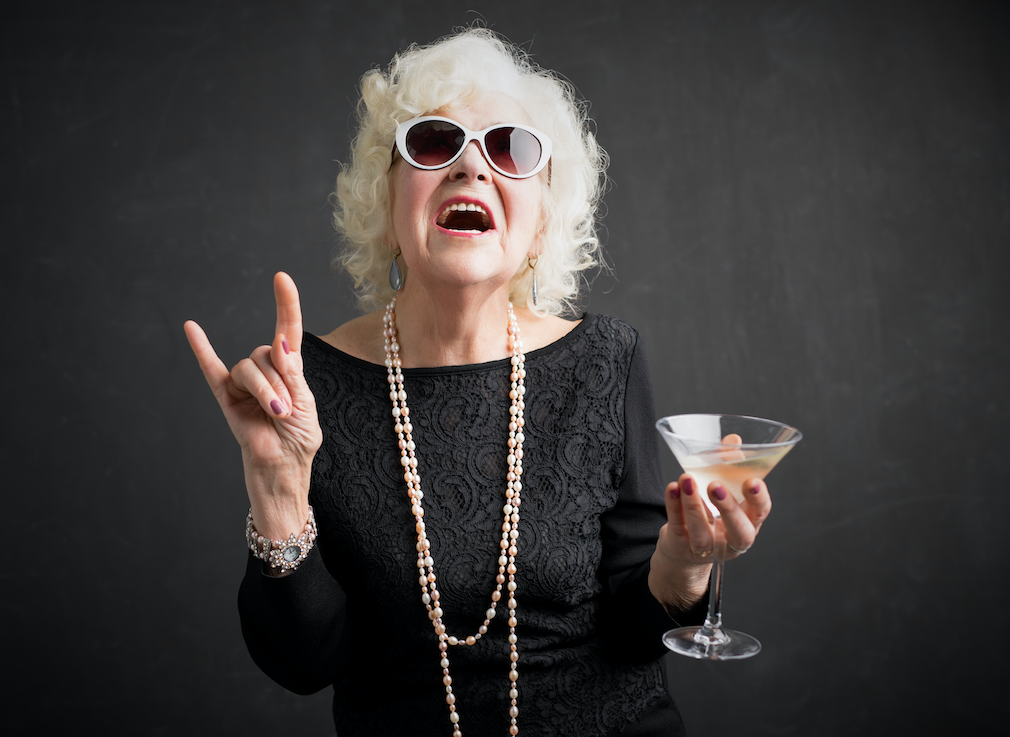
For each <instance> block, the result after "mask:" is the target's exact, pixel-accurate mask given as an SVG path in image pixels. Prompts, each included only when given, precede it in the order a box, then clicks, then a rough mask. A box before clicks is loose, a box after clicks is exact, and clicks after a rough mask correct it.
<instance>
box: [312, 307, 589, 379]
mask: <svg viewBox="0 0 1010 737" xmlns="http://www.w3.org/2000/svg"><path fill="white" fill-rule="evenodd" d="M595 317H596V315H590V314H589V313H583V314H582V315H581V316H580V317H579V318H578V319H579V320H581V322H580V323H579V324H578V325H576V326H575V327H574V328H572V329H571V330H569V331H568V332H567V333H565V334H564V335H562V336H561V337H560V338H558V339H557V340H555V341H554V342H553V343H548V344H547V345H545V346H543V347H542V348H537V349H536V350H533V351H529V352H528V353H526V361H527V362H529V361H531V360H534V361H535V360H537V359H539V358H542V357H543V356H545V355H548V354H550V353H551V352H553V351H556V350H558V349H560V348H563V347H564V346H565V345H566V344H567V343H568V342H569V341H572V340H574V339H575V338H576V337H578V336H579V335H580V334H581V333H582V332H583V331H584V330H585V328H586V323H588V322H589V321H590V319H593V318H595ZM594 322H595V320H594ZM303 337H304V338H305V339H307V340H308V341H309V342H310V343H311V344H312V345H314V346H316V347H317V348H319V349H320V350H321V351H323V353H326V354H328V355H330V356H332V357H334V358H337V359H339V360H341V361H343V362H344V363H348V364H351V365H353V366H357V367H359V368H362V369H365V370H367V371H372V372H374V373H383V374H385V373H386V367H385V366H384V365H382V364H378V363H372V362H371V361H366V360H364V359H363V358H357V357H356V356H352V355H351V354H349V353H345V352H344V351H342V350H340V349H339V348H335V347H334V346H332V345H330V344H329V343H327V342H326V341H325V340H323V339H322V338H320V337H319V336H317V335H314V334H312V333H308V332H307V333H305V334H304V336H303ZM511 360H512V358H511V357H510V356H506V357H505V358H499V359H495V360H494V361H487V362H485V363H469V364H463V365H459V366H423V367H419V368H405V369H403V374H404V375H405V376H437V375H439V374H468V373H479V372H482V371H493V370H497V369H501V368H503V367H505V366H508V365H509V363H510V362H511Z"/></svg>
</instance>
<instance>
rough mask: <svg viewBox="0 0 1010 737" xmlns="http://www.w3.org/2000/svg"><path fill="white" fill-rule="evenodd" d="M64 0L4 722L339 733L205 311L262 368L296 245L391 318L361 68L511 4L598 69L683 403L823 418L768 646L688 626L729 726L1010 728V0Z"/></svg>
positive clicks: (562, 57)
mask: <svg viewBox="0 0 1010 737" xmlns="http://www.w3.org/2000/svg"><path fill="white" fill-rule="evenodd" d="M28 5H29V4H27V3H23V4H22V7H21V9H20V10H19V11H17V13H16V14H14V13H13V11H10V10H8V11H5V13H6V17H5V21H4V23H3V24H2V25H3V30H2V37H3V49H4V58H3V64H4V67H5V75H4V95H3V101H2V103H0V123H2V131H3V139H2V140H3V149H2V150H3V162H4V172H5V178H4V182H3V188H4V191H3V197H2V200H0V208H2V212H3V222H4V229H3V230H4V236H3V242H4V247H3V249H2V254H3V256H2V258H3V262H2V269H0V278H2V280H3V281H2V290H0V299H2V307H3V314H5V315H6V316H7V328H6V329H5V330H4V331H3V336H4V337H3V343H4V350H3V355H4V361H3V364H4V375H5V381H4V395H3V400H2V401H3V408H4V410H5V412H4V414H5V420H6V422H5V425H6V427H5V429H4V438H5V440H4V442H3V444H2V445H0V454H2V455H0V460H2V464H3V468H4V495H3V499H4V504H3V513H2V519H3V522H4V524H3V528H4V531H5V538H4V543H3V546H4V552H5V558H6V561H5V565H4V566H3V570H4V572H3V577H4V579H5V582H6V583H7V584H8V585H6V586H5V587H4V589H5V594H4V596H3V597H2V604H0V606H2V611H3V619H4V632H5V635H6V639H7V642H8V644H7V645H6V646H5V648H4V652H5V656H6V657H5V658H4V668H3V670H4V676H3V683H4V686H3V688H4V706H3V709H2V710H0V713H2V716H0V720H2V722H4V723H7V724H8V725H10V726H13V727H16V728H18V729H19V730H22V731H26V732H31V733H44V732H48V733H50V734H51V733H55V730H57V729H67V730H70V729H73V728H77V727H80V726H82V725H89V726H95V727H101V728H105V729H107V730H109V732H110V733H114V734H144V735H161V734H190V733H192V734H200V733H204V734H207V733H225V734H236V733H238V732H239V730H240V729H241V730H243V731H245V732H246V733H248V731H249V730H252V729H258V730H263V731H270V732H272V733H275V734H277V733H279V734H292V735H294V734H297V735H304V736H305V737H308V736H309V735H327V734H330V733H331V732H332V724H331V722H330V717H329V707H328V701H329V694H328V693H323V694H320V695H317V696H315V697H308V698H302V697H296V696H293V695H290V694H287V693H285V692H283V691H282V690H281V689H280V688H279V687H277V686H275V685H273V684H272V683H271V682H270V681H269V680H268V679H267V678H266V677H265V676H263V675H262V674H261V673H260V672H259V671H258V670H257V669H256V667H255V666H254V665H253V663H252V662H251V661H250V659H249V657H248V656H247V655H246V653H245V649H244V646H243V644H242V641H241V638H240V634H239V629H238V621H237V615H236V611H235V603H234V601H235V593H236V589H237V585H238V580H239V577H240V576H241V573H242V570H243V565H244V559H245V549H244V544H243V539H242V525H243V520H244V517H245V512H246V501H245V492H244V488H243V483H242V476H241V467H240V461H239V456H238V450H237V448H236V446H235V444H234V441H233V440H232V439H231V437H230V434H229V433H228V430H227V427H226V425H225V423H224V421H223V419H222V418H221V417H220V415H219V411H218V409H217V406H216V404H215V402H214V401H213V399H212V397H211V395H210V393H209V392H208V390H207V388H206V386H205V384H204V382H203V379H202V377H201V375H200V373H199V371H198V369H197V366H196V363H195V361H194V360H193V358H192V356H191V355H190V353H189V349H188V347H187V345H186V343H185V340H184V336H183V332H182V323H183V321H184V320H185V319H187V318H196V319H198V320H199V321H200V322H201V323H202V324H203V325H204V326H205V327H206V328H207V330H208V332H209V334H210V336H211V338H212V339H213V341H214V342H215V345H216V346H217V348H218V350H219V352H220V353H221V354H222V356H223V357H224V358H225V360H226V361H227V362H229V363H233V362H235V361H237V360H238V359H239V358H240V357H242V356H244V355H246V354H247V353H248V352H249V350H251V348H252V347H253V346H255V345H257V344H258V343H260V342H264V341H268V340H269V339H270V337H271V335H272V328H273V302H272V293H271V289H270V278H271V275H272V274H273V273H274V271H276V270H278V269H284V270H286V271H288V272H289V273H291V274H292V275H293V276H294V278H295V280H296V282H297V283H298V285H299V287H300V289H301V293H302V301H303V302H302V303H303V307H304V313H305V321H306V326H307V329H309V330H311V331H314V332H328V331H330V330H331V329H333V328H334V327H335V326H336V325H337V324H339V323H341V322H342V321H344V320H346V319H348V318H349V317H351V316H353V315H354V314H355V312H354V307H353V302H352V299H351V297H350V295H349V291H348V289H347V285H346V282H345V281H344V280H343V279H342V278H340V277H338V276H334V275H333V274H332V273H331V272H330V270H329V268H328V262H329V259H330V256H331V252H332V250H333V247H334V244H335V242H334V237H333V234H332V232H331V230H330V226H329V220H328V217H329V208H328V206H327V195H328V193H329V192H330V190H331V188H332V186H333V182H334V179H335V176H336V173H337V170H338V168H337V164H336V163H335V162H336V161H337V160H341V159H344V158H345V157H346V156H347V150H348V137H349V131H348V124H349V121H350V120H351V119H352V109H353V102H354V100H355V99H356V92H355V85H356V81H357V79H358V77H359V76H360V74H361V73H362V72H363V71H364V70H365V69H367V68H368V67H370V66H376V65H385V64H386V63H387V62H388V60H389V58H390V57H391V56H392V54H393V53H394V52H395V51H396V50H398V49H401V48H403V47H404V46H405V45H406V44H408V43H409V42H412V41H420V42H428V41H431V40H434V39H435V38H437V37H439V36H441V35H443V34H445V33H447V32H448V31H450V30H451V29H452V28H453V27H454V26H458V25H461V24H466V23H471V22H474V21H475V20H478V19H481V18H483V19H484V20H485V22H486V23H487V24H488V25H490V26H491V27H493V28H495V29H496V30H498V31H500V32H502V33H504V34H505V35H506V36H508V37H509V38H511V39H512V40H513V41H516V42H519V43H522V44H524V45H525V46H526V47H527V48H529V49H530V50H531V51H532V52H533V53H534V55H535V58H536V59H537V60H538V61H539V62H540V63H541V64H542V65H544V66H546V67H550V68H553V69H556V70H558V71H559V72H560V73H562V74H563V75H565V76H567V77H568V78H569V79H571V80H572V81H573V82H574V83H575V85H576V86H577V87H578V88H579V90H580V92H581V93H582V94H583V95H584V96H585V97H586V98H587V99H588V100H590V101H592V114H593V117H594V118H595V120H596V123H597V126H598V132H599V140H600V142H601V143H602V144H603V146H604V147H605V148H606V149H607V150H608V151H609V152H610V155H611V157H612V160H613V164H612V167H611V169H610V175H611V177H612V180H613V182H612V187H611V190H610V192H609V193H608V195H607V199H606V202H607V212H606V218H605V220H604V221H603V224H604V232H603V236H604V240H605V243H606V249H607V254H608V257H609V259H610V261H611V262H612V263H613V265H614V273H613V275H612V276H611V275H604V276H601V277H600V278H599V279H597V281H596V283H595V288H594V290H593V292H592V298H591V300H590V301H589V302H588V307H589V309H591V310H593V311H596V312H606V313H611V314H615V315H618V316H620V317H622V318H624V319H626V320H627V321H629V322H631V323H632V324H633V325H635V326H637V327H638V328H639V329H640V330H641V331H642V333H643V335H644V338H645V340H646V341H647V346H648V350H649V355H650V360H651V364H652V373H653V379H654V383H655V387H656V394H657V397H656V399H657V408H656V410H657V413H658V414H671V413H675V412H685V411H723V412H735V413H746V414H756V415H764V416H770V417H773V418H776V419H780V420H783V421H787V422H790V423H794V424H796V425H797V426H799V427H800V428H802V429H803V430H804V431H805V433H806V439H805V440H804V441H803V443H802V444H801V445H800V446H799V447H798V449H797V450H796V451H795V452H794V453H793V454H792V455H790V456H789V458H788V459H787V461H786V462H785V463H783V465H782V466H781V467H780V468H779V469H778V470H776V471H775V473H774V474H773V475H772V477H771V486H772V491H773V494H774V495H775V511H774V514H773V516H772V518H771V520H770V521H769V523H768V524H767V525H766V526H765V530H764V531H763V532H762V535H761V540H760V544H759V545H758V546H757V547H756V548H755V550H754V551H753V552H752V553H751V554H750V555H748V556H747V557H746V558H744V559H742V560H740V561H738V562H734V563H733V564H731V565H730V566H729V567H728V570H727V589H726V600H725V606H726V616H727V620H728V623H729V624H730V625H733V626H737V627H739V628H740V629H743V630H745V631H748V632H751V633H753V634H755V635H757V636H758V637H759V638H760V639H761V640H762V642H763V644H764V648H765V649H764V651H763V652H762V653H761V655H760V656H758V657H756V658H754V659H751V660H749V661H744V662H739V663H717V664H712V663H698V662H695V661H691V660H688V659H683V658H675V657H673V656H670V657H669V658H668V669H669V674H670V679H671V682H672V684H673V691H674V693H675V694H676V697H677V699H678V701H679V703H680V704H681V708H682V710H683V713H684V716H685V719H686V722H687V724H688V727H689V730H690V731H691V733H692V734H693V735H694V736H695V737H698V736H704V735H758V734H763V735H850V734H855V733H859V734H884V733H895V734H918V733H924V732H933V731H934V730H935V731H936V732H940V731H946V732H948V733H960V734H973V735H986V734H995V733H997V732H999V731H1000V725H1001V724H1002V725H1005V723H1006V720H1007V718H1008V717H1010V710H1008V707H1007V704H1008V703H1010V701H1008V699H1007V696H1008V691H1010V688H1008V679H1007V678H1006V676H1005V675H1004V674H1003V670H1002V666H1003V663H1005V661H1006V658H1007V656H1008V654H1010V653H1008V647H1007V634H1006V627H1005V622H1006V619H1007V604H1008V596H1007V594H1008V587H1007V585H1006V583H1005V573H1004V570H1005V565H1006V563H1007V561H1008V554H1007V542H1006V535H1005V532H1004V531H1005V530H1006V520H1007V516H1008V515H1007V513H1008V511H1010V508H1008V503H1007V496H1006V493H1005V489H1004V488H1003V487H1004V486H1005V484H1006V482H1007V474H1006V468H1007V464H1006V463H1005V461H999V459H1000V458H1004V459H1005V457H1006V454H1007V451H1006V447H1005V446H1006V445H1007V431H1006V426H1007V423H1006V417H1005V415H1006V411H1007V409H1008V392H1007V385H1006V381H1005V377H1006V375H1007V360H1008V358H1010V341H1008V331H1007V327H1006V320H1007V316H1008V310H1007V307H1008V298H1007V292H1008V287H1010V270H1008V267H1007V256H1006V250H1007V247H1008V245H1010V214H1008V213H1010V166H1008V164H1010V162H1008V146H1007V137H1008V133H1010V130H1008V123H1010V105H1008V97H1007V89H1008V84H1010V63H1008V51H1007V43H1006V40H1005V39H1006V33H1007V31H1008V30H1010V25H1008V23H1007V19H1008V15H1007V12H1006V11H1005V10H1003V8H1005V7H1006V4H1005V3H1000V2H983V1H975V2H966V1H964V0H961V1H958V2H955V1H953V0H952V1H929V0H904V1H895V2H867V1H864V0H848V1H846V2H828V1H826V0H820V1H818V0H805V1H801V0H736V1H735V2H732V1H727V2H705V1H703V0H685V1H684V2H676V1H671V2H651V3H635V2H627V3H617V2H612V1H608V2H599V1H597V0H580V1H579V2H551V3H547V2H543V1H538V2H526V1H522V2H512V3H507V4H506V3H501V4H499V3H486V2H480V1H478V0H465V1H464V2H449V1H442V0H428V1H427V2H407V0H401V1H399V2H396V1H394V2H387V3H383V4H379V5H378V7H380V8H381V10H372V9H368V10H366V9H365V3H361V2H353V3H352V2H327V3H324V2H317V3H308V2H291V3H279V2H258V3H254V2H248V3H237V2H224V1H222V2H202V1H201V2H196V1H193V0H190V1H188V2H142V3H137V2H133V3H131V2H101V1H97V2H95V1H92V2H80V3H67V2H64V3H43V2H40V3H33V4H31V5H30V8H29V7H28ZM472 8H476V9H477V10H479V11H480V12H479V13H473V12H467V11H468V10H469V9H472ZM534 391H535V389H534ZM664 452H665V451H664ZM664 462H665V463H666V468H667V469H668V470H669V472H670V473H671V474H673V472H674V469H675V465H674V464H673V462H672V461H671V460H669V459H664ZM368 634H369V635H379V636H389V637H395V636H396V633H395V632H388V633H378V632H377V633H368ZM362 708H368V709H382V708H389V705H387V704H382V703H372V704H363V705H362Z"/></svg>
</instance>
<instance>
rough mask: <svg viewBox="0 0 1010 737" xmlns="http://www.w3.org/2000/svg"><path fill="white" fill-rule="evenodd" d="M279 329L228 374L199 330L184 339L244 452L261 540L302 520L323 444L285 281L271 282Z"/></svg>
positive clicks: (297, 315)
mask: <svg viewBox="0 0 1010 737" xmlns="http://www.w3.org/2000/svg"><path fill="white" fill-rule="evenodd" d="M274 296H275V298H276V300H277V327H276V330H275V332H274V340H273V344H272V345H264V346H260V347H259V348H257V349H255V350H254V351H253V352H252V354H251V355H250V356H249V358H245V359H243V360H241V361H239V362H238V363H237V364H236V365H235V367H234V368H232V370H231V371H228V369H227V368H226V367H225V364H224V363H223V362H222V361H221V359H220V358H219V357H218V355H217V353H216V352H215V351H214V348H213V346H212V345H211V343H210V341H209V340H208V339H207V335H206V333H204V331H203V329H202V328H201V327H200V326H199V325H197V324H196V323H195V322H193V321H192V320H190V321H188V322H186V324H185V331H186V337H187V338H188V339H189V344H190V347H191V348H192V349H193V353H194V354H195V355H196V359H197V361H198V362H199V364H200V369H201V370H202V371H203V375H204V378H206V379H207V384H208V385H209V386H210V389H211V391H212V392H213V393H214V396H215V397H216V398H217V401H218V404H219V405H220V406H221V411H222V412H223V413H224V416H225V418H226V419H227V420H228V425H229V427H231V431H232V433H233V434H234V436H235V439H236V440H237V441H238V444H239V446H240V447H241V449H242V462H243V465H244V468H245V477H246V489H247V491H248V492H249V502H250V504H251V506H252V511H253V520H254V522H255V525H256V528H257V530H258V531H259V533H260V534H262V535H265V536H267V537H270V538H274V539H278V538H287V536H288V535H289V534H290V533H292V532H294V533H296V534H297V533H298V532H300V531H301V529H302V528H303V527H304V525H305V520H306V519H307V518H308V488H309V475H310V472H311V468H312V458H313V457H314V456H315V454H316V451H317V450H318V449H319V445H320V444H321V442H322V431H321V430H320V428H319V420H318V419H317V417H316V402H315V398H314V397H313V396H312V392H311V391H310V390H309V387H308V385H307V384H306V383H305V377H304V375H303V373H302V357H301V345H302V313H301V306H300V304H299V301H298V290H297V288H296V287H295V283H294V281H292V279H291V277H290V276H288V275H287V274H284V273H278V274H277V275H276V276H275V277H274Z"/></svg>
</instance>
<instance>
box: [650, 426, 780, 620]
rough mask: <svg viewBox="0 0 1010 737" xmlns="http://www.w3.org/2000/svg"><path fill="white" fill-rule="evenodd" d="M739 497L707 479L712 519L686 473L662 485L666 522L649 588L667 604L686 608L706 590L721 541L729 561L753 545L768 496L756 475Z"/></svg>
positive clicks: (736, 438) (727, 440) (726, 440)
mask: <svg viewBox="0 0 1010 737" xmlns="http://www.w3.org/2000/svg"><path fill="white" fill-rule="evenodd" d="M723 442H724V443H727V444H731V443H740V437H739V436H737V435H727V436H726V437H725V438H723ZM727 452H728V453H732V452H734V451H727ZM725 460H729V459H725ZM743 495H744V501H743V503H742V504H740V503H738V502H737V500H736V499H735V498H734V496H733V495H732V494H731V493H729V492H728V491H727V490H726V489H725V488H724V487H723V486H722V484H720V483H719V482H718V481H713V482H712V483H710V484H709V486H708V496H709V499H711V501H712V503H713V504H714V505H715V507H716V508H717V509H718V510H719V514H720V519H715V518H713V516H712V513H711V511H710V510H709V508H708V505H706V504H705V500H704V498H703V496H702V490H701V489H699V488H698V484H697V482H696V481H695V480H694V477H693V476H691V475H690V474H688V473H684V474H681V476H680V478H679V479H678V480H677V481H674V482H671V483H670V484H669V485H668V486H667V487H666V516H667V522H666V524H665V525H663V527H662V528H661V529H660V532H659V540H658V541H657V543H656V552H655V553H654V554H653V557H652V572H651V573H650V575H649V587H650V589H651V590H652V592H653V595H655V596H656V597H657V598H658V599H659V600H660V601H661V602H663V603H664V604H666V605H668V608H669V607H670V606H673V607H675V608H681V609H684V608H687V607H688V606H690V605H692V604H693V603H695V602H696V601H697V600H698V599H699V598H700V597H701V596H702V595H703V594H704V592H705V588H706V586H707V584H708V576H709V573H710V571H711V564H712V562H713V559H714V557H715V556H714V554H715V552H716V551H717V550H718V549H719V548H720V547H721V546H722V545H724V544H725V545H726V550H725V555H726V558H725V559H726V560H731V559H732V558H735V557H737V556H738V555H743V554H744V553H746V552H747V551H748V550H749V549H750V547H751V545H753V544H754V541H755V539H756V538H757V535H758V532H759V531H760V529H761V525H762V523H763V522H764V521H765V519H767V518H768V515H769V514H770V513H771V509H772V500H771V496H770V495H769V494H768V487H767V486H766V485H765V483H764V481H761V480H760V479H749V480H748V481H745V482H744V484H743Z"/></svg>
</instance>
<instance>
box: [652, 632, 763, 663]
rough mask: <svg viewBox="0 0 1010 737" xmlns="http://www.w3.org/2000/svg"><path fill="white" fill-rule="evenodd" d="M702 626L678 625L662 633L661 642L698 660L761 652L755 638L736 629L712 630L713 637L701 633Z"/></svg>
mask: <svg viewBox="0 0 1010 737" xmlns="http://www.w3.org/2000/svg"><path fill="white" fill-rule="evenodd" d="M703 629H705V628H704V627H678V628H677V629H675V630H670V631H669V632H667V633H666V634H665V635H663V644H664V645H666V646H667V647H668V648H670V649H671V650H673V651H674V652H675V653H677V654H679V655H686V656H688V657H689V658H696V659H698V660H740V659H741V658H749V657H751V656H752V655H757V654H758V653H759V652H761V643H760V642H758V641H757V639H756V638H754V637H751V636H750V635H746V634H744V633H743V632H737V631H736V630H727V629H720V630H717V631H714V632H713V631H712V630H711V629H709V630H708V631H709V632H712V634H713V635H714V637H710V636H707V635H706V634H702V630H703Z"/></svg>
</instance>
